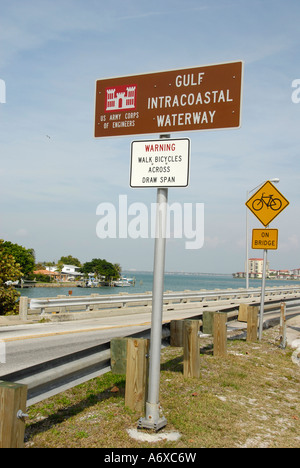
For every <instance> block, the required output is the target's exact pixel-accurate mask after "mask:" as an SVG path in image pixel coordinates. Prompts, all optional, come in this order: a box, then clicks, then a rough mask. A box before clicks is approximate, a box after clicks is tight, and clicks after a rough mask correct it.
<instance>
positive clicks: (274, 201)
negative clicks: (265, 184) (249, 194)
mask: <svg viewBox="0 0 300 468" xmlns="http://www.w3.org/2000/svg"><path fill="white" fill-rule="evenodd" d="M266 200H268V201H266ZM264 205H266V207H267V208H271V210H273V211H278V210H280V208H281V206H282V201H281V200H280V199H279V198H273V195H264V192H263V194H262V196H261V198H257V199H256V200H254V201H253V203H252V208H253V209H254V210H255V211H260V210H261V209H262V207H263V206H264Z"/></svg>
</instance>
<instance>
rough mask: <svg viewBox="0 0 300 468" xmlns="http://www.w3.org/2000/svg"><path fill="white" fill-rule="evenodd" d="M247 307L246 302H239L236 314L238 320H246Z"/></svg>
mask: <svg viewBox="0 0 300 468" xmlns="http://www.w3.org/2000/svg"><path fill="white" fill-rule="evenodd" d="M248 307H249V306H248V304H240V306H239V314H238V321H239V322H247V314H248Z"/></svg>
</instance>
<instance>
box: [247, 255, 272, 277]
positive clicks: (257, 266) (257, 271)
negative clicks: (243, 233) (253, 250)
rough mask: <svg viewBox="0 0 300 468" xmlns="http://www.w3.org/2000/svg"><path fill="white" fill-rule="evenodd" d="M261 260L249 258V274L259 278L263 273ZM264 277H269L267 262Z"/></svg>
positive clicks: (262, 261)
mask: <svg viewBox="0 0 300 468" xmlns="http://www.w3.org/2000/svg"><path fill="white" fill-rule="evenodd" d="M263 265H264V260H263V258H249V274H250V275H253V276H255V278H261V277H262V273H263ZM266 276H267V277H268V276H269V262H268V261H267V265H266Z"/></svg>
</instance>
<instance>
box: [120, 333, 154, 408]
mask: <svg viewBox="0 0 300 468" xmlns="http://www.w3.org/2000/svg"><path fill="white" fill-rule="evenodd" d="M149 343H150V340H148V339H143V338H139V339H135V338H128V340H127V365H126V385H125V406H127V407H128V408H129V409H131V410H133V411H136V412H137V413H139V414H140V415H142V414H144V413H145V406H146V400H147V387H148V385H147V384H148V374H149V372H148V368H149V365H148V364H149V359H148V358H149Z"/></svg>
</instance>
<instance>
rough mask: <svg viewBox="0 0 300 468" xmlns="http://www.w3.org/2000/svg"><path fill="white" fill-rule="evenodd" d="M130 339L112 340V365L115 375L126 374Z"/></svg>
mask: <svg viewBox="0 0 300 468" xmlns="http://www.w3.org/2000/svg"><path fill="white" fill-rule="evenodd" d="M127 341H128V338H112V339H111V340H110V365H111V371H112V373H113V374H121V375H124V374H126V365H127Z"/></svg>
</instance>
